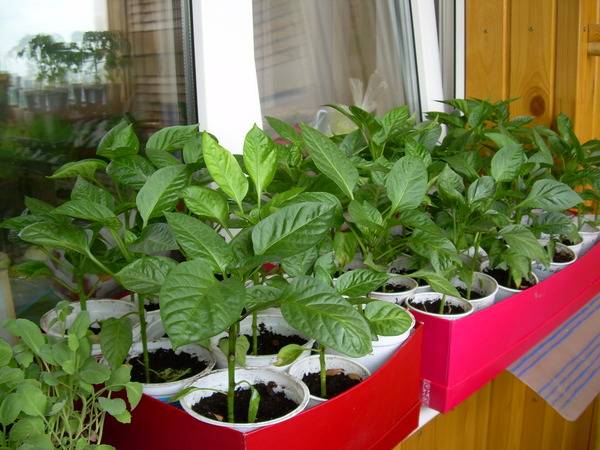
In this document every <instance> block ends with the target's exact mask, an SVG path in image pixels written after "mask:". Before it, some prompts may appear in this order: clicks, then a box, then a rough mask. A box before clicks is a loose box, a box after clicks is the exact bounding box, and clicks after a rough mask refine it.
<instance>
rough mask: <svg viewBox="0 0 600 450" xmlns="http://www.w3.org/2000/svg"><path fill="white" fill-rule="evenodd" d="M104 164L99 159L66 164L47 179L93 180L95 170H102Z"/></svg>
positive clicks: (104, 166)
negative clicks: (76, 178)
mask: <svg viewBox="0 0 600 450" xmlns="http://www.w3.org/2000/svg"><path fill="white" fill-rule="evenodd" d="M105 168H106V163H105V162H104V161H102V160H101V159H82V160H80V161H72V162H68V163H66V164H64V165H62V166H60V167H59V168H58V169H56V171H55V172H54V173H53V174H52V175H50V176H49V177H48V178H51V179H59V178H75V177H79V176H81V177H83V178H87V179H88V180H92V179H94V175H95V174H96V170H104V169H105Z"/></svg>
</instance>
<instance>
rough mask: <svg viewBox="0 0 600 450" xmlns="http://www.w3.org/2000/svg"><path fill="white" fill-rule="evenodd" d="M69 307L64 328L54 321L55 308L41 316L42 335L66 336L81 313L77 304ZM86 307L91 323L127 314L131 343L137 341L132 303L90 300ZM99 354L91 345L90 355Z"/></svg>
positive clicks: (136, 322)
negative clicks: (70, 308) (130, 330)
mask: <svg viewBox="0 0 600 450" xmlns="http://www.w3.org/2000/svg"><path fill="white" fill-rule="evenodd" d="M70 306H71V307H72V308H73V310H72V311H71V313H70V314H69V315H68V316H67V318H66V320H65V324H64V325H65V327H63V324H62V323H59V322H57V321H56V317H57V314H58V311H57V309H56V308H53V309H51V310H50V311H48V312H47V313H46V314H44V315H43V316H42V318H41V319H40V328H41V329H42V330H43V331H44V333H46V334H48V335H50V336H55V337H64V336H65V335H66V331H67V330H68V329H69V327H70V326H71V324H72V323H73V321H74V320H75V318H76V317H77V315H78V314H79V312H80V311H81V305H80V304H79V302H72V303H71V305H70ZM86 306H87V311H88V314H89V316H90V320H91V322H92V323H94V322H102V321H103V320H106V319H110V318H119V317H123V316H125V315H127V314H129V315H128V316H127V318H128V319H129V321H130V322H131V327H132V334H133V341H134V342H137V341H139V339H140V327H139V318H138V315H137V314H136V311H137V308H136V306H135V305H134V304H133V303H131V302H128V301H125V300H113V299H90V300H88V301H87V302H86ZM132 313H134V314H132ZM92 340H93V341H96V340H97V339H94V338H93V339H92ZM100 354H101V350H100V344H99V343H94V344H93V345H92V355H94V356H98V355H100Z"/></svg>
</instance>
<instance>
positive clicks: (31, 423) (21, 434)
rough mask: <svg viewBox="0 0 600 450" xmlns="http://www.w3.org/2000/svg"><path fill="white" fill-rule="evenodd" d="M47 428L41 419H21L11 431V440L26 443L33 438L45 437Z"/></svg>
mask: <svg viewBox="0 0 600 450" xmlns="http://www.w3.org/2000/svg"><path fill="white" fill-rule="evenodd" d="M45 430H46V428H45V426H44V421H43V420H42V418H41V417H25V418H23V419H20V420H19V421H18V422H17V423H15V424H14V426H13V427H12V428H11V430H10V440H11V441H13V442H24V441H26V440H29V439H31V438H32V436H36V435H43V434H44V432H45Z"/></svg>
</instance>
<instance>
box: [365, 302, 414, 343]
mask: <svg viewBox="0 0 600 450" xmlns="http://www.w3.org/2000/svg"><path fill="white" fill-rule="evenodd" d="M364 312H365V318H366V319H367V321H368V322H369V326H370V327H371V330H372V331H373V333H375V334H376V335H378V336H398V335H400V334H402V333H404V332H406V331H407V330H408V329H410V327H411V325H412V318H411V316H410V314H408V312H406V311H405V310H404V309H402V308H400V307H399V306H397V305H395V304H393V303H389V302H384V301H374V302H370V303H368V304H367V306H366V307H365V311H364Z"/></svg>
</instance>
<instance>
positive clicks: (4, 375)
mask: <svg viewBox="0 0 600 450" xmlns="http://www.w3.org/2000/svg"><path fill="white" fill-rule="evenodd" d="M16 354H17V352H16V351H15V355H16ZM15 359H16V358H15ZM24 377H25V374H24V373H23V371H22V370H21V369H17V368H14V367H8V366H4V367H0V386H8V387H9V388H10V387H14V386H16V385H18V384H20V383H21V382H22V381H23V378H24Z"/></svg>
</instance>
